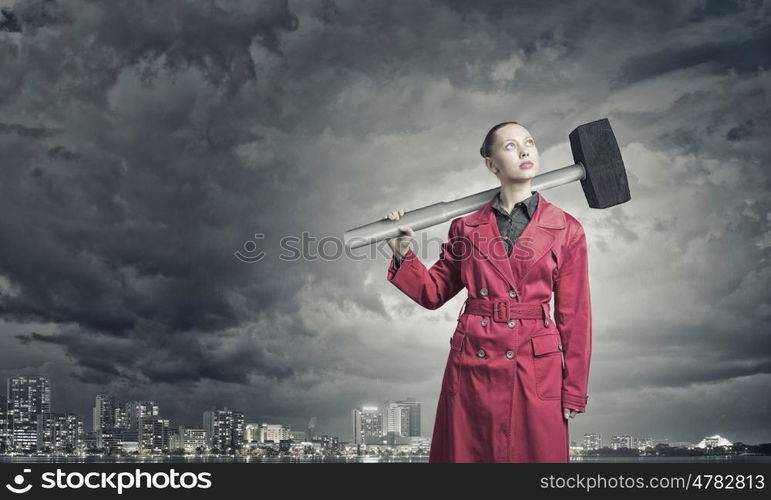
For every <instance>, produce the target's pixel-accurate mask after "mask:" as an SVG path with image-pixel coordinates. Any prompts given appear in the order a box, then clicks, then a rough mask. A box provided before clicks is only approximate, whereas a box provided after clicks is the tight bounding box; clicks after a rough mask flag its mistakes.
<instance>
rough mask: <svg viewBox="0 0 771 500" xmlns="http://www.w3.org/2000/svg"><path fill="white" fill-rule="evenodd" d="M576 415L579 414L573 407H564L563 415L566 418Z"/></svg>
mask: <svg viewBox="0 0 771 500" xmlns="http://www.w3.org/2000/svg"><path fill="white" fill-rule="evenodd" d="M576 415H578V412H577V411H576V410H574V409H573V408H563V409H562V416H563V417H565V420H567V419H568V418H575V416H576Z"/></svg>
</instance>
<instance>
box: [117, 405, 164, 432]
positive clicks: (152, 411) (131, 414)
mask: <svg viewBox="0 0 771 500" xmlns="http://www.w3.org/2000/svg"><path fill="white" fill-rule="evenodd" d="M123 407H124V415H123V416H120V417H121V418H125V420H126V421H127V423H128V428H129V429H134V430H139V422H140V419H142V418H143V417H157V416H158V415H159V414H160V412H159V410H158V404H157V403H156V402H155V401H129V402H127V403H126V404H125V405H124V406H123ZM124 425H125V424H124Z"/></svg>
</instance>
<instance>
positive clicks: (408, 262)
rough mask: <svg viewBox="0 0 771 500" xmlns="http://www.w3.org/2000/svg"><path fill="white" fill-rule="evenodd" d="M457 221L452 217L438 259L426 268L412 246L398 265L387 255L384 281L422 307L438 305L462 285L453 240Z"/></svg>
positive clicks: (457, 230)
mask: <svg viewBox="0 0 771 500" xmlns="http://www.w3.org/2000/svg"><path fill="white" fill-rule="evenodd" d="M460 223H461V219H455V220H453V221H452V223H451V224H450V231H449V234H448V237H447V241H446V242H444V243H442V246H441V252H440V256H439V260H438V261H436V262H435V263H434V265H432V266H431V268H430V269H426V266H425V265H423V263H422V262H421V261H420V259H418V256H417V255H415V252H413V251H412V248H408V250H407V253H406V254H405V256H404V258H403V259H402V260H401V264H400V265H399V267H398V269H397V267H396V266H395V265H394V260H395V259H393V258H392V259H391V264H390V266H389V267H388V274H387V279H388V281H389V282H391V283H392V284H393V285H394V286H395V287H396V288H398V289H399V290H401V291H402V292H404V294H405V295H407V296H408V297H409V298H411V299H412V300H414V301H415V302H417V303H418V304H420V305H421V306H423V307H425V308H426V309H438V308H439V307H441V306H442V305H443V304H444V303H445V302H447V301H448V300H450V299H451V298H453V297H454V296H455V295H457V294H458V292H460V291H461V290H462V289H463V287H464V284H463V281H462V279H461V272H460V264H461V259H460V257H461V254H460V252H458V244H457V243H458V241H459V238H460V233H459V228H458V224H460Z"/></svg>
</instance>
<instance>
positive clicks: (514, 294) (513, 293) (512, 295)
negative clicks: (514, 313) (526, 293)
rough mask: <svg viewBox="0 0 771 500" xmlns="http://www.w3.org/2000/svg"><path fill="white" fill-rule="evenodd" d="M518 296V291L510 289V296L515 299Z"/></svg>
mask: <svg viewBox="0 0 771 500" xmlns="http://www.w3.org/2000/svg"><path fill="white" fill-rule="evenodd" d="M516 296H517V292H515V291H514V290H509V297H511V298H512V299H513V298H514V297H516Z"/></svg>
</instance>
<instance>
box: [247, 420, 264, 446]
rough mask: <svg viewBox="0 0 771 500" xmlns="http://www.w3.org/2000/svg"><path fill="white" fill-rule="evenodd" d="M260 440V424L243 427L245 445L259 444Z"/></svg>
mask: <svg viewBox="0 0 771 500" xmlns="http://www.w3.org/2000/svg"><path fill="white" fill-rule="evenodd" d="M260 439H261V438H260V424H257V423H249V424H246V425H245V426H244V442H245V443H261V442H262V441H260Z"/></svg>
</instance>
